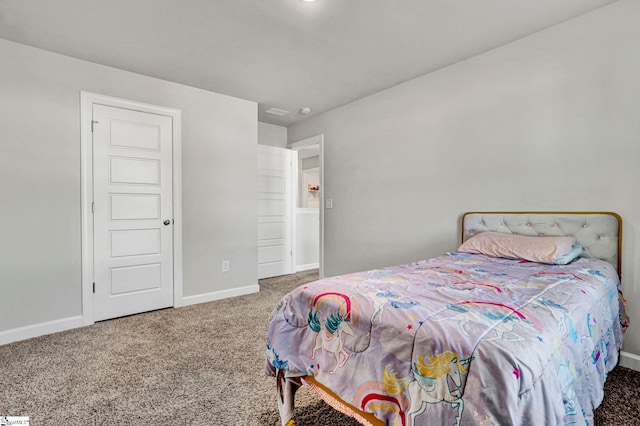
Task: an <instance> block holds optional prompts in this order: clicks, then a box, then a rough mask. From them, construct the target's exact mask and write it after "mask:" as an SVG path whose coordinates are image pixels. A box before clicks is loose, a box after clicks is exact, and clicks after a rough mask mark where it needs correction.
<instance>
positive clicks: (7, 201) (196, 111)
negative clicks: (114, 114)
mask: <svg viewBox="0 0 640 426" xmlns="http://www.w3.org/2000/svg"><path fill="white" fill-rule="evenodd" d="M82 90H84V91H89V92H94V93H99V94H103V95H108V96H114V97H119V98H125V99H131V100H135V101H140V102H146V103H150V104H156V105H162V106H166V107H171V108H177V109H180V110H182V160H183V164H182V171H183V177H182V182H183V188H182V189H183V224H182V226H183V265H184V287H183V292H184V295H185V296H187V297H188V296H198V295H202V294H209V293H215V292H220V291H225V290H229V289H237V288H243V287H247V286H257V276H258V274H257V268H258V266H257V265H258V260H257V248H256V239H257V225H256V213H255V212H256V209H257V201H256V195H255V187H256V182H257V171H256V161H257V160H256V158H257V153H256V149H257V148H256V142H257V106H256V104H255V103H253V102H249V101H245V100H240V99H235V98H232V97H228V96H223V95H218V94H215V93H211V92H207V91H204V90H199V89H194V88H191V87H187V86H183V85H179V84H174V83H169V82H166V81H162V80H158V79H154V78H149V77H145V76H142V75H137V74H133V73H129V72H125V71H121V70H117V69H113V68H109V67H104V66H101V65H96V64H92V63H89V62H85V61H80V60H76V59H72V58H69V57H65V56H61V55H57V54H54V53H50V52H46V51H43V50H38V49H34V48H30V47H26V46H23V45H20V44H16V43H12V42H9V41H5V40H0V122H1V124H0V300H1V303H2V308H1V309H0V334H2V333H1V332H2V331H6V330H11V329H16V328H18V327H25V326H30V325H34V324H39V323H44V322H49V321H58V320H63V319H65V318H69V317H74V316H78V315H81V314H82V311H81V270H80V265H81V263H80V225H81V217H80V91H82ZM231 182H232V183H233V186H231V185H230V183H231ZM222 259H228V260H230V261H231V271H230V272H229V273H225V274H223V273H221V271H220V264H221V260H222Z"/></svg>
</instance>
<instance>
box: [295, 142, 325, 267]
mask: <svg viewBox="0 0 640 426" xmlns="http://www.w3.org/2000/svg"><path fill="white" fill-rule="evenodd" d="M289 148H290V149H291V150H292V151H293V152H294V154H297V155H294V156H293V157H294V158H297V161H294V162H293V171H292V172H293V178H292V181H293V186H294V190H293V192H294V194H295V197H294V198H295V202H294V206H295V207H294V209H293V234H294V238H293V244H294V249H293V260H292V261H293V265H294V266H293V267H294V270H295V271H296V272H297V271H304V270H308V269H315V268H318V269H319V271H320V278H324V205H323V203H324V135H318V136H314V137H311V138H308V139H304V140H301V141H298V142H295V143H293V144H291V145H290V146H289Z"/></svg>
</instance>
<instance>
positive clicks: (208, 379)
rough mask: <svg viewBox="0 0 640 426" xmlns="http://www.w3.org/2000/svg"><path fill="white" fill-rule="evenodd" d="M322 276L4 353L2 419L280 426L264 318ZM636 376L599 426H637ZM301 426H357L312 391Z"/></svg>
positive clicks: (608, 394)
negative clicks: (266, 361)
mask: <svg viewBox="0 0 640 426" xmlns="http://www.w3.org/2000/svg"><path fill="white" fill-rule="evenodd" d="M314 279H317V271H308V272H302V273H298V274H294V275H289V276H284V277H277V278H271V279H266V280H261V281H260V287H261V291H260V292H259V293H256V294H251V295H247V296H241V297H236V298H232V299H226V300H220V301H215V302H209V303H203V304H199V305H193V306H187V307H183V308H178V309H165V310H160V311H154V312H149V313H144V314H140V315H135V316H131V317H125V318H119V319H115V320H110V321H104V322H100V323H96V324H94V325H92V326H88V327H83V328H78V329H74V330H69V331H66V332H62V333H56V334H52V335H48V336H42V337H39V338H35V339H29V340H25V341H21V342H16V343H12V344H9V345H4V346H0V416H3V415H8V416H29V417H30V421H31V423H30V424H31V425H32V426H35V425H79V426H83V425H159V424H183V425H209V426H212V425H243V426H244V425H248V426H254V425H255V426H265V425H266V426H275V425H278V424H279V417H278V410H277V403H276V398H275V381H274V379H273V378H272V377H267V376H265V374H264V372H263V371H264V345H265V343H264V342H265V336H266V330H267V319H268V317H269V314H270V313H271V311H272V309H273V308H274V307H275V305H276V304H277V302H278V300H279V299H280V298H281V297H282V295H284V294H285V293H286V292H288V291H290V290H292V289H293V288H294V287H296V286H298V285H300V284H302V283H304V282H309V281H311V280H314ZM639 385H640V373H639V372H635V371H632V370H628V369H625V368H623V367H617V368H616V369H615V370H614V371H613V372H612V373H611V375H610V376H609V378H608V380H607V383H606V391H605V400H604V402H603V404H602V405H601V407H600V408H599V409H598V410H597V412H596V420H597V423H596V424H598V425H601V426H608V425H640V391H639V388H640V387H639ZM296 407H297V409H296V418H297V421H298V424H299V425H300V426H305V425H306V426H312V425H318V426H320V425H344V426H356V425H358V423H357V422H356V421H355V420H353V419H350V418H348V417H345V416H344V415H342V414H340V413H338V412H336V411H335V410H333V409H332V408H331V407H329V406H328V405H326V404H325V403H324V402H322V400H320V399H319V398H318V397H317V396H316V395H315V394H314V393H313V392H312V391H311V390H310V389H309V387H308V386H303V387H302V388H301V390H300V391H299V392H298V393H297V394H296Z"/></svg>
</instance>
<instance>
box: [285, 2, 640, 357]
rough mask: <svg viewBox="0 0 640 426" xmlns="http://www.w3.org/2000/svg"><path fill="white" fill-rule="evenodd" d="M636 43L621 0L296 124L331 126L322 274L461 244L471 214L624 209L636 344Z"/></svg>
mask: <svg viewBox="0 0 640 426" xmlns="http://www.w3.org/2000/svg"><path fill="white" fill-rule="evenodd" d="M638 40H640V2H639V1H637V0H621V1H619V2H616V3H613V4H611V5H610V6H606V7H604V8H602V9H599V10H596V11H594V12H592V13H590V14H587V15H584V16H582V17H579V18H577V19H574V20H572V21H569V22H567V23H564V24H562V25H559V26H556V27H553V28H550V29H548V30H545V31H542V32H539V33H537V34H534V35H532V36H529V37H526V38H524V39H521V40H519V41H516V42H514V43H511V44H509V45H506V46H503V47H501V48H498V49H495V50H492V51H489V52H487V53H484V54H482V55H479V56H477V57H474V58H472V59H469V60H466V61H463V62H460V63H458V64H456V65H453V66H449V67H447V68H444V69H441V70H439V71H437V72H433V73H431V74H428V75H425V76H422V77H420V78H417V79H415V80H412V81H410V82H407V83H405V84H401V85H398V86H395V87H393V88H391V89H389V90H386V91H383V92H380V93H377V94H375V95H372V96H369V97H367V98H364V99H361V100H359V101H357V102H353V103H351V104H348V105H346V106H344V107H341V108H338V109H336V110H333V111H331V112H328V113H326V114H324V115H321V116H318V117H314V118H310V119H308V120H305V121H304V122H302V123H300V124H298V125H294V126H292V127H290V128H289V135H288V137H289V141H297V140H301V139H304V138H306V137H309V136H312V135H317V134H321V133H324V136H325V197H326V198H331V199H333V209H332V210H326V211H325V213H326V216H325V253H326V255H325V275H327V276H331V275H336V274H341V273H345V272H349V271H356V270H363V269H367V268H373V267H378V266H384V265H391V264H397V263H402V262H408V261H412V260H415V259H421V258H426V257H431V256H435V255H439V254H441V253H443V252H445V251H447V250H451V249H455V248H456V247H457V246H458V244H459V239H460V216H461V214H462V213H463V212H465V211H470V210H492V211H493V210H530V211H531V210H578V211H580V210H595V211H600V210H606V211H615V212H618V213H619V214H620V215H621V216H622V218H623V220H624V237H623V290H624V292H625V295H626V297H627V300H628V305H627V310H628V312H629V316H630V317H631V327H630V329H629V331H628V333H627V336H626V341H625V346H624V348H625V351H627V352H630V353H632V354H640V325H638V324H640V314H638V313H639V312H640V286H639V283H638V281H639V280H640V276H639V274H640V269H639V268H640V248H639V247H638V245H639V243H640V235H639V231H638V230H639V229H640V198H639V197H638V186H639V185H640V166H639V162H640V78H638V76H640V55H639V54H638ZM363 212H364V213H363ZM638 359H640V358H638Z"/></svg>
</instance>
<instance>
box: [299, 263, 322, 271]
mask: <svg viewBox="0 0 640 426" xmlns="http://www.w3.org/2000/svg"><path fill="white" fill-rule="evenodd" d="M319 267H320V264H319V263H308V264H306V265H298V266H296V272H302V271H308V270H309V269H318V268H319Z"/></svg>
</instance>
